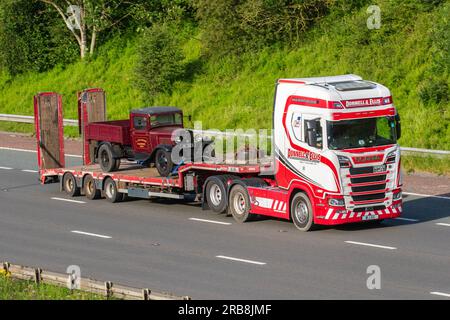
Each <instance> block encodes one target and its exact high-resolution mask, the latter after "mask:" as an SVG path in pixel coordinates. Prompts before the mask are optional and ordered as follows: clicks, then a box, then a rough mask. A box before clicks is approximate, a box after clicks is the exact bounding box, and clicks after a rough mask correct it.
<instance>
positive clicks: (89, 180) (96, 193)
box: [84, 175, 101, 200]
mask: <svg viewBox="0 0 450 320" xmlns="http://www.w3.org/2000/svg"><path fill="white" fill-rule="evenodd" d="M84 195H85V196H86V198H88V199H89V200H95V199H99V198H100V196H101V192H100V190H99V189H97V186H96V185H95V180H94V178H93V177H92V176H91V175H87V176H86V178H84Z"/></svg>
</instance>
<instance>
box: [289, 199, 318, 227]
mask: <svg viewBox="0 0 450 320" xmlns="http://www.w3.org/2000/svg"><path fill="white" fill-rule="evenodd" d="M291 218H292V221H293V222H294V225H295V227H296V228H297V229H299V230H300V231H310V230H311V229H312V228H313V227H314V214H313V210H312V206H311V201H309V198H308V196H307V195H306V194H304V193H303V192H298V193H297V194H296V195H295V196H294V197H293V198H292V200H291Z"/></svg>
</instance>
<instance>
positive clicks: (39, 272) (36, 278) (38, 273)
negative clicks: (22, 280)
mask: <svg viewBox="0 0 450 320" xmlns="http://www.w3.org/2000/svg"><path fill="white" fill-rule="evenodd" d="M41 281H42V269H41V268H36V269H34V282H35V283H36V284H37V285H39V284H40V283H41Z"/></svg>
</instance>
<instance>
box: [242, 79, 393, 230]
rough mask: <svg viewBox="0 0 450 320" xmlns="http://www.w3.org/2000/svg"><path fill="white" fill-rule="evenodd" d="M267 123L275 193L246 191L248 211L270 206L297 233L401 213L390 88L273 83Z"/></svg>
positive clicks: (348, 82) (360, 83)
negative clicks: (250, 207) (271, 136)
mask: <svg viewBox="0 0 450 320" xmlns="http://www.w3.org/2000/svg"><path fill="white" fill-rule="evenodd" d="M273 124H274V152H275V161H276V168H277V170H276V174H275V181H276V189H277V190H274V191H273V192H271V193H270V195H269V197H267V196H266V197H264V196H261V195H260V194H258V193H259V191H258V190H251V189H250V190H249V191H250V195H251V197H253V198H254V202H253V205H254V209H253V211H254V212H258V211H259V210H260V209H263V208H264V209H267V208H268V207H270V208H271V210H276V211H279V212H280V216H284V215H286V216H287V215H289V216H290V217H291V218H292V220H293V222H294V223H295V224H296V226H297V227H298V228H299V229H301V230H308V229H309V228H310V227H311V226H312V224H313V223H315V224H322V225H336V224H342V223H349V222H359V221H366V220H378V221H379V220H383V219H386V218H394V217H397V216H399V215H400V213H401V211H402V194H401V185H402V182H401V175H400V148H399V146H398V144H397V139H399V138H400V118H399V116H398V113H397V111H396V109H395V107H394V105H393V101H392V97H391V93H390V91H389V89H387V88H386V87H384V86H382V85H380V84H377V83H374V82H369V81H365V80H363V79H362V78H361V77H359V76H356V75H344V76H334V77H323V78H304V79H280V80H279V81H278V83H277V89H276V95H275V103H274V112H273ZM252 191H256V192H255V194H252ZM299 192H300V194H303V196H301V197H297V198H298V199H297V200H296V199H295V198H296V196H297V195H298V194H299ZM277 193H278V195H279V196H278V197H277V196H275V194H277ZM305 196H306V197H307V198H308V199H307V200H309V201H305V199H304V198H305ZM308 202H309V203H308ZM286 204H290V205H286ZM288 210H289V211H290V212H287V211H288ZM311 215H313V219H311Z"/></svg>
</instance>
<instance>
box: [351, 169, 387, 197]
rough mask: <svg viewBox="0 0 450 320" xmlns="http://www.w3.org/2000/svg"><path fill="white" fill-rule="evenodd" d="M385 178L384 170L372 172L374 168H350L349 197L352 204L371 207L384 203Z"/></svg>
mask: <svg viewBox="0 0 450 320" xmlns="http://www.w3.org/2000/svg"><path fill="white" fill-rule="evenodd" d="M386 176H387V172H386V170H382V171H380V172H374V167H361V168H350V183H351V196H352V200H353V201H354V203H355V204H357V205H364V204H367V205H371V204H377V203H378V204H379V203H382V202H384V199H385V197H386V183H387V181H386ZM377 191H379V192H377Z"/></svg>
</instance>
